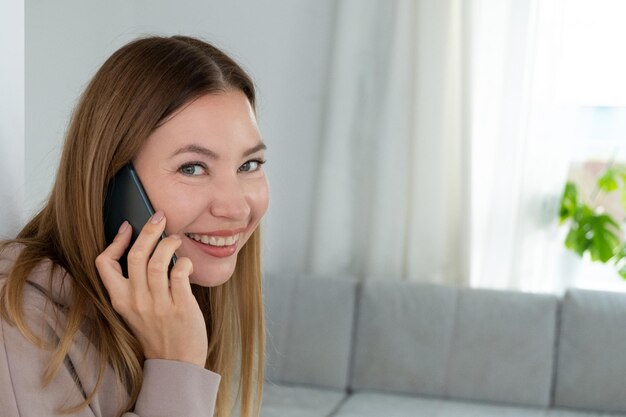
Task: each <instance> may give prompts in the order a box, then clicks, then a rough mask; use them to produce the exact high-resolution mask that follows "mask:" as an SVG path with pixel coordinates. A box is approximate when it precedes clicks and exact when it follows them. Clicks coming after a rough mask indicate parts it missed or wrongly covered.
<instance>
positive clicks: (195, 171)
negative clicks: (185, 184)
mask: <svg viewBox="0 0 626 417" xmlns="http://www.w3.org/2000/svg"><path fill="white" fill-rule="evenodd" d="M178 171H179V172H180V173H181V174H183V175H187V176H189V177H194V176H196V175H202V174H203V173H204V171H205V168H204V166H203V165H202V164H185V165H183V166H181V167H180V168H178Z"/></svg>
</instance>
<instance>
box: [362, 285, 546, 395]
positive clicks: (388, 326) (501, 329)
mask: <svg viewBox="0 0 626 417" xmlns="http://www.w3.org/2000/svg"><path fill="white" fill-rule="evenodd" d="M557 309H558V299H557V297H556V296H551V295H540V294H528V293H518V292H511V291H495V290H480V289H458V288H453V287H445V286H436V285H423V284H415V283H408V282H388V281H385V282H381V281H374V280H369V281H366V283H365V284H364V286H363V289H362V294H361V299H360V301H359V304H358V308H357V310H358V316H357V332H356V341H355V353H354V354H355V358H354V367H353V372H352V379H351V385H352V387H353V388H354V389H355V390H383V391H394V392H401V393H407V394H418V395H431V396H437V397H444V398H454V399H465V400H477V401H490V402H497V403H512V404H522V405H532V406H548V405H549V404H550V399H551V398H550V396H551V386H552V378H553V367H554V346H555V337H556V322H557V320H556V317H557Z"/></svg>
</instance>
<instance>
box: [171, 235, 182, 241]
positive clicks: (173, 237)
mask: <svg viewBox="0 0 626 417" xmlns="http://www.w3.org/2000/svg"><path fill="white" fill-rule="evenodd" d="M170 237H171V238H172V239H176V240H180V236H179V235H177V234H173V235H170Z"/></svg>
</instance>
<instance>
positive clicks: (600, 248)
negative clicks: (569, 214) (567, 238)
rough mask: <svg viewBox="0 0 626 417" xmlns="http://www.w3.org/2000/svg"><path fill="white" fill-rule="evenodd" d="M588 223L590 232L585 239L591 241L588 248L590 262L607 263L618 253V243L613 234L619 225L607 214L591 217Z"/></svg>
mask: <svg viewBox="0 0 626 417" xmlns="http://www.w3.org/2000/svg"><path fill="white" fill-rule="evenodd" d="M589 221H590V222H591V230H590V232H589V233H588V234H587V237H589V238H590V240H591V245H590V246H589V254H590V255H591V260H592V261H601V262H607V261H608V260H609V259H611V258H612V257H613V256H614V255H615V253H616V252H618V251H619V246H620V241H619V238H618V237H617V235H616V234H615V232H613V230H615V229H614V228H619V225H618V224H617V223H616V222H615V220H613V218H612V217H611V216H609V215H608V214H600V215H593V216H592V217H591V218H590V219H589Z"/></svg>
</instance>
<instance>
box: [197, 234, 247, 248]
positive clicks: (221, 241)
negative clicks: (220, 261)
mask: <svg viewBox="0 0 626 417" xmlns="http://www.w3.org/2000/svg"><path fill="white" fill-rule="evenodd" d="M186 235H187V236H188V237H190V238H192V239H193V240H195V241H197V242H202V243H204V244H205V245H211V246H230V245H233V244H235V243H236V242H237V241H238V240H239V236H240V234H239V233H237V234H236V235H233V236H229V237H217V236H208V235H198V234H195V233H187V234H186Z"/></svg>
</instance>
